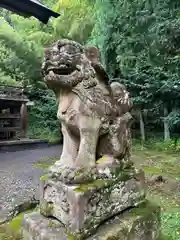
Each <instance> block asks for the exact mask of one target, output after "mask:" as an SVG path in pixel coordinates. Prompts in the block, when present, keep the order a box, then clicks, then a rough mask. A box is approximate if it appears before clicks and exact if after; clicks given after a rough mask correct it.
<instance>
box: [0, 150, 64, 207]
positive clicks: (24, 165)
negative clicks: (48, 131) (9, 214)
mask: <svg viewBox="0 0 180 240" xmlns="http://www.w3.org/2000/svg"><path fill="white" fill-rule="evenodd" d="M60 153H61V146H51V147H47V148H41V149H35V150H24V151H17V152H9V153H0V206H3V208H4V207H5V208H10V207H12V206H14V205H16V204H21V203H22V202H24V201H26V200H29V199H31V198H32V197H33V196H35V195H36V197H38V194H37V192H38V191H37V187H38V184H39V178H40V176H41V175H42V174H44V172H43V170H42V169H39V168H35V167H34V166H33V165H34V164H35V163H37V161H39V160H40V159H42V158H46V159H48V157H56V156H60Z"/></svg>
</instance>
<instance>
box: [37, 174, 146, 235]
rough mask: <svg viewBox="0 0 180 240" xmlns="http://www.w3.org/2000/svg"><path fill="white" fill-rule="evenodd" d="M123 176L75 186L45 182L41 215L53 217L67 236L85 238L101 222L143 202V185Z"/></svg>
mask: <svg viewBox="0 0 180 240" xmlns="http://www.w3.org/2000/svg"><path fill="white" fill-rule="evenodd" d="M121 177H122V176H121ZM126 177H127V179H126V180H121V179H118V178H117V179H114V180H109V179H106V180H105V179H104V180H101V179H98V180H94V181H92V182H91V183H86V184H76V185H75V184H73V185H67V184H64V183H62V182H59V181H55V180H46V181H45V182H44V183H43V186H42V193H43V195H42V197H41V200H40V211H41V214H42V215H44V216H45V217H55V218H56V219H57V220H59V221H60V222H61V223H63V224H64V226H65V228H66V230H67V232H68V233H71V234H72V233H75V234H76V235H77V236H79V235H82V236H87V235H89V234H91V232H92V231H94V230H95V229H96V228H97V226H98V225H99V224H100V223H101V222H103V221H104V220H107V219H109V218H110V217H112V216H114V215H116V214H118V213H120V212H122V211H124V210H125V209H128V208H130V207H134V206H138V205H139V204H140V203H141V202H143V201H144V199H145V193H144V190H143V188H142V182H141V181H138V180H136V179H135V178H133V177H131V176H128V174H127V176H126ZM128 178H129V179H128Z"/></svg>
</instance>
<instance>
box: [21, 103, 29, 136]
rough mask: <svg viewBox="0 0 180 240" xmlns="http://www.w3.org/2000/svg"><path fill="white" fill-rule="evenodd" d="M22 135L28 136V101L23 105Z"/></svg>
mask: <svg viewBox="0 0 180 240" xmlns="http://www.w3.org/2000/svg"><path fill="white" fill-rule="evenodd" d="M20 114H21V137H22V138H27V137H28V136H27V133H28V112H27V106H26V103H23V104H22V105H21V110H20Z"/></svg>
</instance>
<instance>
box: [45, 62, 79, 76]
mask: <svg viewBox="0 0 180 240" xmlns="http://www.w3.org/2000/svg"><path fill="white" fill-rule="evenodd" d="M75 70H77V69H76V68H75V67H74V68H73V67H71V66H67V65H60V66H59V67H49V68H48V69H47V71H46V74H49V73H50V72H53V73H54V74H55V75H61V76H62V75H70V74H72V73H73V72H74V71H75Z"/></svg>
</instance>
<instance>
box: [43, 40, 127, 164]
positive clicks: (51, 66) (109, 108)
mask: <svg viewBox="0 0 180 240" xmlns="http://www.w3.org/2000/svg"><path fill="white" fill-rule="evenodd" d="M42 71H43V74H44V78H45V81H46V84H47V85H48V87H49V88H50V89H52V90H53V91H54V92H55V94H56V97H57V100H58V113H57V116H58V118H59V119H60V121H61V123H62V133H63V139H64V143H63V151H62V155H61V158H60V161H58V162H59V164H60V165H61V166H62V165H64V166H77V167H79V166H82V167H83V166H86V167H88V166H94V165H95V164H96V161H97V160H98V159H100V158H101V157H103V156H109V157H112V158H113V159H115V160H116V161H119V162H124V163H126V162H128V161H129V150H130V144H131V137H130V123H131V115H130V113H129V109H130V100H129V94H128V92H127V91H126V89H125V87H124V86H123V85H122V84H120V83H119V82H112V83H111V84H110V83H109V78H108V75H107V73H106V71H105V69H104V67H103V66H102V65H101V63H100V52H99V51H98V49H97V48H95V47H83V46H82V45H80V44H79V43H77V42H74V41H70V40H59V41H57V42H56V43H54V44H53V45H52V46H51V47H49V48H47V49H46V50H45V56H44V62H43V65H42ZM57 164H58V163H57Z"/></svg>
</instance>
